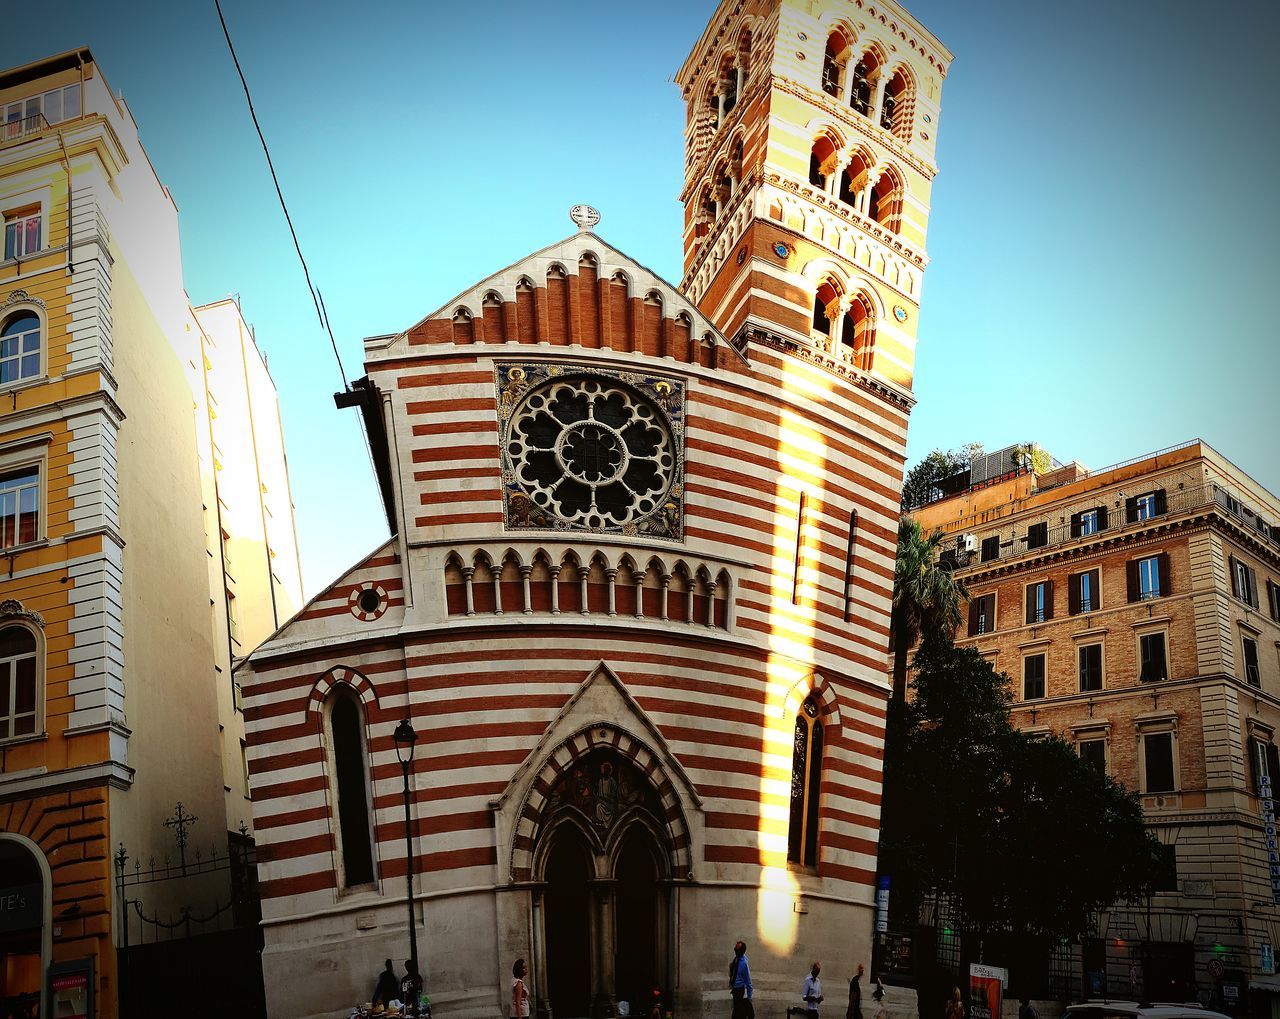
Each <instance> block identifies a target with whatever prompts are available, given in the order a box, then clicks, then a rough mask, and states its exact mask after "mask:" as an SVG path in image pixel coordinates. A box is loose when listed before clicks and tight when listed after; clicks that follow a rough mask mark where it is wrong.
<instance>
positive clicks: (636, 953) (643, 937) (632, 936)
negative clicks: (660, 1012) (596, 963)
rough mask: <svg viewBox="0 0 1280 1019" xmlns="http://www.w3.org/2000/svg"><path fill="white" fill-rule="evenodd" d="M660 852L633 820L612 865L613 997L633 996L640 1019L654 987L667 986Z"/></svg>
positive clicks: (627, 998)
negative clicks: (661, 947)
mask: <svg viewBox="0 0 1280 1019" xmlns="http://www.w3.org/2000/svg"><path fill="white" fill-rule="evenodd" d="M657 853H658V845H657V843H656V842H655V841H654V838H653V835H651V834H650V832H649V830H648V829H647V828H646V827H645V826H644V825H642V824H633V825H631V826H630V827H629V828H628V829H627V832H626V834H625V835H624V836H623V841H622V849H621V851H620V852H619V853H618V857H617V862H616V863H615V864H614V874H613V876H614V890H615V891H614V895H615V902H616V909H615V936H614V946H615V952H616V954H615V957H614V981H615V983H614V996H615V999H616V1000H618V1001H629V1002H630V1003H631V1014H632V1015H633V1016H638V1017H640V1019H644V1017H645V1016H647V1015H648V1010H649V1008H650V1007H651V1005H652V1001H651V998H652V991H653V989H654V988H655V987H656V988H659V989H661V988H662V987H663V972H664V970H665V969H666V967H665V966H664V965H662V960H661V958H660V957H659V945H660V944H661V943H662V941H663V938H662V924H663V922H664V920H665V917H664V913H665V911H664V910H663V909H662V908H661V906H662V900H663V898H664V896H663V892H664V891H665V889H664V888H663V887H662V886H661V885H660V884H659V874H660V871H659V867H658V857H657Z"/></svg>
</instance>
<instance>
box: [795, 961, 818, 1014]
mask: <svg viewBox="0 0 1280 1019" xmlns="http://www.w3.org/2000/svg"><path fill="white" fill-rule="evenodd" d="M821 972H822V963H820V962H815V963H814V964H813V969H811V970H809V975H808V976H807V977H805V978H804V987H803V988H802V989H801V991H800V998H801V1000H802V1001H804V1010H805V1014H806V1015H807V1016H808V1017H809V1019H818V1006H819V1005H820V1004H821V1003H822V981H821V980H819V979H818V974H819V973H821Z"/></svg>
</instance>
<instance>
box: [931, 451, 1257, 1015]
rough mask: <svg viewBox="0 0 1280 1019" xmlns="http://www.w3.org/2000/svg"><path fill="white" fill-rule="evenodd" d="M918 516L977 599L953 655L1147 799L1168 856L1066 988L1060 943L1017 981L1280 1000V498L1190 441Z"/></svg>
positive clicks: (992, 475) (948, 495)
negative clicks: (999, 681)
mask: <svg viewBox="0 0 1280 1019" xmlns="http://www.w3.org/2000/svg"><path fill="white" fill-rule="evenodd" d="M914 515H915V516H916V518H917V519H918V520H919V521H920V523H921V524H922V525H923V527H924V528H925V530H926V532H930V531H932V530H934V529H935V528H940V529H941V530H942V531H943V532H944V534H945V536H946V537H945V544H944V546H943V547H944V557H945V558H946V560H948V561H949V562H950V563H952V564H953V565H954V567H955V575H956V577H957V578H958V579H959V580H961V581H962V582H963V583H964V584H965V585H966V586H967V588H968V590H969V596H970V600H969V604H968V619H967V625H966V626H965V627H964V628H963V629H962V630H961V633H960V635H959V642H960V643H961V644H964V645H968V646H973V647H976V648H977V650H978V651H979V653H980V654H982V655H983V657H985V658H987V659H989V660H990V661H991V662H992V663H993V665H994V666H995V667H996V669H998V670H999V671H1002V672H1004V673H1006V674H1007V675H1009V676H1010V677H1011V679H1012V682H1013V697H1014V703H1013V718H1014V721H1015V724H1017V725H1018V727H1019V728H1021V729H1023V730H1024V731H1029V732H1043V733H1054V734H1056V735H1058V736H1061V737H1063V738H1064V739H1066V740H1068V741H1070V742H1071V743H1073V744H1074V745H1075V746H1076V748H1077V749H1078V751H1079V753H1080V755H1081V756H1082V757H1084V758H1086V759H1087V760H1089V761H1091V762H1092V763H1094V764H1095V765H1096V766H1097V767H1098V768H1100V769H1104V770H1106V771H1107V772H1108V773H1110V774H1111V775H1113V776H1114V777H1115V778H1116V779H1118V780H1119V781H1120V782H1122V783H1123V784H1124V785H1125V786H1127V787H1128V788H1129V789H1132V790H1135V791H1137V792H1138V793H1139V794H1140V796H1141V797H1142V805H1143V808H1144V811H1145V813H1146V817H1147V823H1148V824H1149V826H1150V828H1151V830H1152V831H1153V832H1155V834H1156V835H1157V836H1158V837H1159V839H1160V841H1161V843H1162V844H1163V845H1164V847H1165V867H1164V873H1163V874H1162V875H1161V880H1160V882H1159V887H1158V888H1157V890H1156V891H1155V893H1154V894H1153V895H1152V896H1151V897H1150V900H1149V901H1145V902H1142V903H1135V904H1117V905H1115V906H1114V907H1112V908H1111V909H1109V910H1105V911H1103V912H1102V913H1101V914H1100V915H1099V916H1098V917H1097V924H1096V930H1095V932H1094V937H1092V938H1089V939H1086V940H1085V942H1084V943H1083V944H1082V945H1080V946H1079V947H1078V948H1076V949H1073V952H1074V955H1073V960H1072V961H1071V962H1070V964H1069V965H1068V966H1066V967H1059V972H1060V974H1065V973H1068V972H1070V973H1071V974H1072V975H1071V976H1070V977H1068V978H1067V979H1066V981H1065V985H1064V986H1062V987H1057V988H1055V987H1051V986H1050V984H1051V983H1052V981H1051V979H1050V966H1049V958H1050V954H1051V952H1050V946H1048V945H1043V946H1039V957H1038V959H1037V958H1036V952H1035V951H1032V949H1034V948H1035V947H1036V946H1030V945H1028V946H1027V947H1028V951H1027V952H1026V953H1024V954H1025V955H1026V958H1024V959H1019V960H1011V961H1012V962H1013V964H1014V973H1013V974H1012V975H1011V981H1012V982H1014V986H1015V987H1020V988H1021V989H1022V990H1025V991H1026V992H1028V993H1030V994H1031V995H1032V996H1033V997H1045V998H1048V997H1058V996H1060V995H1063V994H1065V995H1070V996H1075V995H1079V994H1089V995H1091V996H1096V995H1097V994H1098V992H1099V991H1105V992H1106V993H1109V994H1111V995H1112V996H1113V997H1128V996H1131V995H1133V994H1137V995H1141V996H1145V997H1146V998H1147V999H1149V1000H1168V1001H1187V1000H1195V999H1196V998H1199V999H1200V1000H1201V1001H1203V1002H1204V1003H1206V1004H1211V1005H1213V1006H1215V1007H1218V1008H1222V1009H1224V1010H1226V1011H1228V1012H1233V1013H1235V1012H1239V1011H1242V1010H1243V1008H1244V1007H1245V1005H1246V1003H1247V1002H1248V999H1249V998H1250V996H1251V995H1263V996H1266V995H1268V994H1270V993H1272V992H1274V990H1275V989H1276V988H1277V987H1280V981H1277V978H1276V976H1275V971H1274V962H1273V959H1274V946H1275V945H1276V944H1277V943H1280V907H1277V905H1276V902H1277V900H1280V892H1276V893H1273V884H1274V882H1273V878H1272V877H1271V873H1270V867H1269V863H1268V854H1269V852H1274V845H1273V846H1271V847H1270V848H1269V847H1268V843H1267V837H1266V834H1265V831H1264V824H1263V800H1262V797H1261V795H1260V794H1261V792H1262V787H1263V782H1264V779H1269V780H1270V781H1272V782H1280V759H1278V758H1277V735H1278V734H1280V500H1277V498H1276V497H1275V496H1274V495H1273V494H1272V493H1270V492H1268V491H1266V490H1265V489H1263V488H1262V486H1260V485H1259V484H1258V483H1257V482H1255V481H1254V480H1253V479H1252V478H1250V477H1249V475H1248V474H1246V473H1245V472H1244V471H1243V470H1241V469H1240V468H1239V467H1237V466H1235V465H1234V464H1232V463H1231V462H1230V461H1228V460H1227V459H1226V458H1224V457H1223V456H1222V455H1221V454H1219V453H1218V452H1216V451H1215V450H1214V449H1212V448H1210V447H1209V446H1208V445H1206V444H1205V443H1203V442H1200V441H1198V440H1196V441H1192V442H1188V443H1184V444H1182V445H1180V446H1177V447H1174V448H1172V449H1167V450H1163V451H1161V452H1159V453H1153V454H1148V455H1145V456H1140V457H1137V458H1135V459H1133V460H1131V461H1129V462H1127V463H1123V464H1119V465H1117V466H1114V467H1110V468H1107V469H1104V470H1098V471H1089V470H1086V469H1085V468H1084V467H1082V466H1081V465H1080V464H1078V463H1072V464H1067V465H1062V464H1058V463H1057V462H1056V461H1053V460H1052V459H1051V458H1049V457H1047V456H1045V455H1042V454H1041V452H1038V451H1036V450H1034V449H1027V448H1011V449H1009V450H1004V451H1001V452H1000V453H995V454H991V455H990V456H988V457H985V458H983V459H980V460H978V461H977V462H975V463H974V464H973V465H972V466H971V468H970V469H969V470H967V471H965V472H963V473H962V474H960V475H959V476H957V477H955V478H952V479H949V480H948V481H947V482H945V483H944V484H942V485H940V486H939V488H938V490H937V491H935V492H934V493H933V500H932V501H931V502H929V503H927V504H926V505H923V506H921V507H919V508H917V509H916V510H915V511H914ZM1046 837H1047V838H1052V832H1048V833H1046ZM1057 951H1059V952H1061V951H1062V949H1061V948H1059V949H1057ZM990 961H993V962H1001V961H1002V960H998V959H992V960H990ZM1019 969H1020V972H1019ZM1249 1004H1250V1007H1251V1011H1252V1014H1255V1015H1256V1014H1270V1008H1271V1003H1270V1002H1268V1001H1265V1000H1263V1001H1255V1002H1251V1003H1249Z"/></svg>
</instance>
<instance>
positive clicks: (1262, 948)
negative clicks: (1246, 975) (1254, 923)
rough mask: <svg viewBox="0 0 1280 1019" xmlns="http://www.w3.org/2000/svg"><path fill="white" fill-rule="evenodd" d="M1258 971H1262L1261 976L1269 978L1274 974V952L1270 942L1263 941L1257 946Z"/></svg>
mask: <svg viewBox="0 0 1280 1019" xmlns="http://www.w3.org/2000/svg"><path fill="white" fill-rule="evenodd" d="M1258 969H1259V970H1261V971H1262V975H1263V976H1268V977H1269V976H1273V975H1274V974H1275V971H1276V952H1275V949H1274V948H1272V946H1271V942H1270V941H1264V942H1263V943H1262V944H1260V945H1259V946H1258Z"/></svg>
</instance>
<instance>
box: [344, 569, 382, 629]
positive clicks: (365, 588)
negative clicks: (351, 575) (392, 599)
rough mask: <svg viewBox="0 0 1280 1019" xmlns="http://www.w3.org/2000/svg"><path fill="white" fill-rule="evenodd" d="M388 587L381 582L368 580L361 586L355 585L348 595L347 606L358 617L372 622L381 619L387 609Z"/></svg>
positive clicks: (366, 621)
mask: <svg viewBox="0 0 1280 1019" xmlns="http://www.w3.org/2000/svg"><path fill="white" fill-rule="evenodd" d="M387 601H388V599H387V589H386V588H385V587H383V586H382V585H381V584H377V583H374V582H373V581H370V580H366V581H365V582H364V583H363V584H361V585H360V586H359V587H353V588H352V589H351V594H350V595H348V596H347V608H348V609H350V610H351V614H352V615H353V616H355V617H356V618H357V619H359V620H361V621H362V622H365V623H371V622H373V621H374V620H375V619H380V618H381V617H382V614H383V613H384V612H386V611H387Z"/></svg>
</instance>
